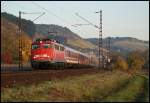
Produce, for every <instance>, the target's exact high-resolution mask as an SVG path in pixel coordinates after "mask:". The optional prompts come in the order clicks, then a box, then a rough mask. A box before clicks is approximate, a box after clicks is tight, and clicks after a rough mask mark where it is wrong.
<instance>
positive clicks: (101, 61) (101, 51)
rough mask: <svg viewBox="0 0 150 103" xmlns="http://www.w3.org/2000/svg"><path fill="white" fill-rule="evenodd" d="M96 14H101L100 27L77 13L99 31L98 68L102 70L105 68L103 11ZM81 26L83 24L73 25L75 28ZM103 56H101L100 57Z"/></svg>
mask: <svg viewBox="0 0 150 103" xmlns="http://www.w3.org/2000/svg"><path fill="white" fill-rule="evenodd" d="M95 13H100V24H99V25H100V26H99V27H98V26H97V25H95V24H93V23H91V22H90V21H89V20H87V19H85V18H84V17H82V16H80V15H79V14H78V13H75V14H76V15H77V16H78V17H79V18H81V19H82V20H84V21H86V22H87V23H89V24H90V25H92V26H94V27H95V28H98V29H99V42H98V48H99V50H98V59H99V65H98V68H99V69H102V67H103V63H104V62H103V49H102V10H100V11H98V12H95ZM89 24H84V25H89ZM79 25H80V26H81V25H83V24H77V25H73V26H75V27H76V26H79ZM100 55H101V56H100Z"/></svg>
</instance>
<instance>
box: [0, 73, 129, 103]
mask: <svg viewBox="0 0 150 103" xmlns="http://www.w3.org/2000/svg"><path fill="white" fill-rule="evenodd" d="M118 76H119V78H118ZM130 77H131V76H130V75H128V74H127V73H123V72H120V71H113V72H105V73H103V74H102V73H96V74H91V75H87V74H86V75H82V76H80V77H68V78H66V79H64V80H55V81H46V82H43V83H41V84H38V85H31V86H26V87H25V86H17V85H16V86H14V87H13V88H4V89H2V91H1V101H7V102H8V101H9V102H12V101H24V102H27V101H28V102H29V101H76V102H78V101H100V100H102V99H103V98H105V97H106V96H107V95H109V94H110V92H113V91H114V90H117V89H118V88H119V87H120V86H122V85H124V84H125V83H126V82H127V81H128V80H129V78H130Z"/></svg>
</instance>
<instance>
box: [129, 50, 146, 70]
mask: <svg viewBox="0 0 150 103" xmlns="http://www.w3.org/2000/svg"><path fill="white" fill-rule="evenodd" d="M127 62H128V65H129V68H130V70H133V71H137V70H140V69H142V66H143V65H144V63H145V60H144V58H143V57H142V55H141V54H140V53H139V52H137V51H134V52H131V53H129V54H128V57H127Z"/></svg>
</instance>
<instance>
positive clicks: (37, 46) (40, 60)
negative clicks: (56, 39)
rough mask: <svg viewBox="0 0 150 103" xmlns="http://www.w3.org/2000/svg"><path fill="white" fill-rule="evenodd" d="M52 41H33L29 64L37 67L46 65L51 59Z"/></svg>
mask: <svg viewBox="0 0 150 103" xmlns="http://www.w3.org/2000/svg"><path fill="white" fill-rule="evenodd" d="M53 52H54V50H53V42H52V41H50V40H49V41H42V40H40V41H35V42H33V43H32V47H31V66H32V67H33V68H39V67H42V66H43V65H44V66H47V65H49V64H50V63H51V61H52V59H53Z"/></svg>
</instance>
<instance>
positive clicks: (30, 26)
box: [1, 12, 36, 37]
mask: <svg viewBox="0 0 150 103" xmlns="http://www.w3.org/2000/svg"><path fill="white" fill-rule="evenodd" d="M18 14H19V13H18ZM1 18H5V19H7V20H8V21H10V22H11V23H13V24H15V25H18V22H19V18H18V17H16V16H14V15H11V14H8V13H6V12H3V13H1ZM21 22H22V26H21V28H22V30H23V31H24V32H25V33H27V34H28V36H30V37H31V36H32V35H33V34H34V33H35V30H36V28H35V25H34V23H33V22H32V21H30V20H25V19H22V20H21Z"/></svg>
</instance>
